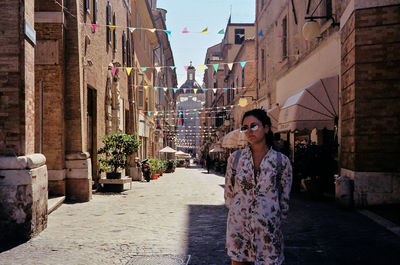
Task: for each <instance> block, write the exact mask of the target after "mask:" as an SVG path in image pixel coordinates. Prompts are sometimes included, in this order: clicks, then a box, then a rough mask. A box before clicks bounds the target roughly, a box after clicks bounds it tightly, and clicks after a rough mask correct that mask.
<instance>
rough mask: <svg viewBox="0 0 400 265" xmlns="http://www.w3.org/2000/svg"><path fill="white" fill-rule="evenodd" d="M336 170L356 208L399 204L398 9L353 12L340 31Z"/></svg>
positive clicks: (399, 57) (387, 7)
mask: <svg viewBox="0 0 400 265" xmlns="http://www.w3.org/2000/svg"><path fill="white" fill-rule="evenodd" d="M341 40H342V52H341V53H342V106H341V108H342V142H341V167H342V174H343V173H345V174H347V175H348V176H350V177H351V178H353V179H354V182H355V190H354V192H355V194H354V195H355V200H356V204H377V203H385V202H387V203H390V202H399V201H400V185H399V182H400V180H399V178H400V175H399V174H398V172H400V165H399V163H398V157H399V155H400V154H399V150H400V144H399V143H400V133H399V131H400V130H399V129H400V121H399V119H398V117H399V115H400V111H399V108H398V107H396V106H397V105H398V103H399V98H400V89H399V88H400V76H399V72H400V67H399V60H400V56H399V53H398V52H396V51H397V50H398V49H399V48H400V45H399V43H400V5H395V6H381V7H374V8H366V9H356V10H354V11H353V12H352V13H351V15H350V16H349V18H348V20H347V21H346V23H345V25H342V30H341Z"/></svg>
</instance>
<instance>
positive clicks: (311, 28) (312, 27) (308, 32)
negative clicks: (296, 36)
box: [302, 16, 340, 40]
mask: <svg viewBox="0 0 400 265" xmlns="http://www.w3.org/2000/svg"><path fill="white" fill-rule="evenodd" d="M304 19H309V21H307V22H306V23H305V24H304V25H303V30H302V31H303V36H304V39H305V40H312V39H315V38H317V37H318V36H319V35H320V33H321V25H320V24H319V23H318V22H317V21H315V20H314V19H332V25H333V26H339V25H340V24H339V23H336V22H335V19H334V18H333V16H310V17H304Z"/></svg>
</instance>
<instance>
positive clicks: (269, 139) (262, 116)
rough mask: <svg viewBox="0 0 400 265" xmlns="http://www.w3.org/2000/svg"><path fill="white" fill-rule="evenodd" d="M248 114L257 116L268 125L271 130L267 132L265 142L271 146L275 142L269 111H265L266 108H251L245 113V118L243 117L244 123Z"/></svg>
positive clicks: (263, 123)
mask: <svg viewBox="0 0 400 265" xmlns="http://www.w3.org/2000/svg"><path fill="white" fill-rule="evenodd" d="M248 116H253V117H255V118H256V119H257V120H259V121H260V122H261V123H262V125H263V126H264V127H265V126H268V128H269V130H268V132H267V133H266V134H265V143H266V145H267V146H268V147H269V148H271V147H272V146H273V144H274V133H273V132H272V130H271V119H270V118H269V117H268V115H267V113H266V112H265V110H263V109H252V110H249V111H247V112H245V114H243V118H242V124H243V121H244V119H245V118H246V117H248Z"/></svg>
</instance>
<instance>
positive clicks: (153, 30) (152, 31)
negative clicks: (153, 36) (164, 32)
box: [148, 29, 156, 33]
mask: <svg viewBox="0 0 400 265" xmlns="http://www.w3.org/2000/svg"><path fill="white" fill-rule="evenodd" d="M148 30H149V31H150V32H151V33H154V32H156V29H148Z"/></svg>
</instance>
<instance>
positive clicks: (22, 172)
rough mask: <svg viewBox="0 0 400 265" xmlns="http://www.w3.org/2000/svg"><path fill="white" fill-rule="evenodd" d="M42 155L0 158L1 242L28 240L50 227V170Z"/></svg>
mask: <svg viewBox="0 0 400 265" xmlns="http://www.w3.org/2000/svg"><path fill="white" fill-rule="evenodd" d="M45 163H46V159H45V157H44V156H43V155H41V154H35V155H29V156H19V157H0V241H2V240H7V241H21V240H28V239H30V238H31V237H33V236H35V235H37V234H38V233H40V232H41V231H42V230H43V229H45V228H46V226H47V198H48V197H47V192H48V191H47V168H46V165H45Z"/></svg>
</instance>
